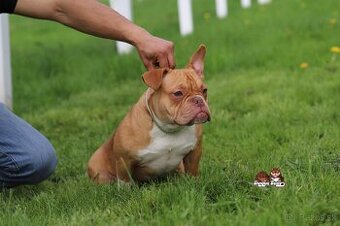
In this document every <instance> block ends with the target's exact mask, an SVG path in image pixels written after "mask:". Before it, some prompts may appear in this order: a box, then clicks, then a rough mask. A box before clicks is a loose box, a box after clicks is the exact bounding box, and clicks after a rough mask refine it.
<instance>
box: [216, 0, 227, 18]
mask: <svg viewBox="0 0 340 226" xmlns="http://www.w3.org/2000/svg"><path fill="white" fill-rule="evenodd" d="M215 6H216V14H217V17H218V18H224V17H226V16H227V15H228V0H215Z"/></svg>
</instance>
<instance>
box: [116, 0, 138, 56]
mask: <svg viewBox="0 0 340 226" xmlns="http://www.w3.org/2000/svg"><path fill="white" fill-rule="evenodd" d="M110 6H111V8H112V9H114V10H116V11H117V12H118V13H119V14H121V15H122V16H124V17H126V18H127V19H128V20H132V4H131V0H110ZM132 49H133V47H132V45H130V44H128V43H125V42H120V41H117V51H118V53H119V54H126V53H130V52H131V50H132Z"/></svg>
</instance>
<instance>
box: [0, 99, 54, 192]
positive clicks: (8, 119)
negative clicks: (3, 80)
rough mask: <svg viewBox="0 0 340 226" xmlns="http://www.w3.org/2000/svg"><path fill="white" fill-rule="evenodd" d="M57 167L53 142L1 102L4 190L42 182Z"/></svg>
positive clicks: (0, 148) (0, 163)
mask: <svg viewBox="0 0 340 226" xmlns="http://www.w3.org/2000/svg"><path fill="white" fill-rule="evenodd" d="M56 165H57V157H56V154H55V151H54V148H53V146H52V145H51V143H50V142H49V141H48V140H47V139H46V138H45V137H44V136H43V135H42V134H41V133H39V132H38V131H37V130H36V129H34V128H33V127H32V126H31V125H29V124H28V123H27V122H25V121H24V120H22V119H21V118H19V117H18V116H16V115H15V114H13V113H12V112H11V111H9V110H8V109H7V108H6V106H5V105H4V104H2V103H0V188H1V187H2V188H3V187H5V188H7V187H14V186H17V185H22V184H35V183H39V182H41V181H42V180H44V179H46V178H47V177H48V176H50V175H51V174H52V173H53V171H54V169H55V167H56Z"/></svg>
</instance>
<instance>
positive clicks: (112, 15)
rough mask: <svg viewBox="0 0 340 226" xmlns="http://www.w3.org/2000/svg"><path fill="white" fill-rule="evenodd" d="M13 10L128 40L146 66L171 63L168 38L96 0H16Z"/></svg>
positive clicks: (172, 63) (170, 44)
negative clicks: (155, 33) (162, 37)
mask: <svg viewBox="0 0 340 226" xmlns="http://www.w3.org/2000/svg"><path fill="white" fill-rule="evenodd" d="M14 13H15V14H19V15H23V16H29V17H34V18H40V19H48V20H54V21H57V22H60V23H62V24H64V25H66V26H69V27H72V28H74V29H76V30H78V31H81V32H83V33H86V34H90V35H94V36H97V37H101V38H106V39H112V40H119V41H123V42H127V43H130V44H132V45H134V46H135V47H136V48H137V51H138V53H139V56H140V58H141V60H142V61H143V63H144V65H145V67H146V68H147V69H148V70H150V69H152V68H154V67H156V66H160V67H169V68H174V67H175V62H174V55H173V54H174V46H173V43H172V42H170V41H167V40H164V39H161V38H158V37H156V36H153V35H151V34H150V33H149V32H147V31H146V30H145V29H143V28H141V27H139V26H137V25H135V24H134V23H132V22H130V21H129V20H127V19H126V18H125V17H123V16H121V15H120V14H119V13H117V12H116V11H114V10H113V9H111V8H110V7H108V6H106V5H105V4H102V3H100V2H98V1H96V0H18V2H17V5H16V7H15V10H14Z"/></svg>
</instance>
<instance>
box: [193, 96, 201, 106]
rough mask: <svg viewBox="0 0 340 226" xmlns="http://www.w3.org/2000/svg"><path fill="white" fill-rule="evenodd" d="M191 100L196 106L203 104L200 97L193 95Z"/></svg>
mask: <svg viewBox="0 0 340 226" xmlns="http://www.w3.org/2000/svg"><path fill="white" fill-rule="evenodd" d="M192 102H193V103H194V104H195V105H196V106H197V107H203V106H204V102H203V99H202V97H199V96H195V97H194V98H192Z"/></svg>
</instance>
